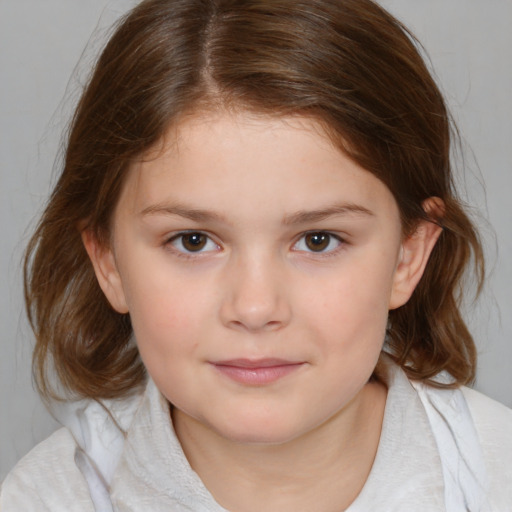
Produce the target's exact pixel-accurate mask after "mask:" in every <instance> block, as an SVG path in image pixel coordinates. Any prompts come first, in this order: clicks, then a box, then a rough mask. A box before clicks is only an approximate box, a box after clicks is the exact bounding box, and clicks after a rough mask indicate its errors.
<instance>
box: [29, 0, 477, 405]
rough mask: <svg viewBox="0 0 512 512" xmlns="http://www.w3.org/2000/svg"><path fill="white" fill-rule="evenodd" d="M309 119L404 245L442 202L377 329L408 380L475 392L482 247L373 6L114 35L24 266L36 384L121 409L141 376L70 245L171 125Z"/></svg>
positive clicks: (219, 3)
mask: <svg viewBox="0 0 512 512" xmlns="http://www.w3.org/2000/svg"><path fill="white" fill-rule="evenodd" d="M219 106H220V107H235V108H238V109H242V110H243V109H249V110H252V111H257V112H260V113H263V114H269V115H272V116H276V115H289V114H291V115H293V114H297V115H306V116H308V117H312V118H314V119H316V120H318V121H319V122H320V123H321V124H322V126H323V127H324V128H325V130H326V132H327V133H328V135H329V136H330V137H331V138H332V140H333V141H334V143H335V144H336V145H337V146H338V147H340V148H341V149H342V150H343V151H345V152H346V153H347V154H348V155H349V156H350V157H351V158H353V159H354V160H355V161H356V162H357V163H358V164H360V165H361V166H363V167H364V168H365V169H367V170H368V171H369V172H371V173H373V174H374V175H376V176H377V177H378V178H379V179H381V180H382V181H383V182H384V183H385V184H386V185H387V186H388V187H389V189H390V190H391V192H392V193H393V194H394V197H395V199H396V201H397V203H398V206H399V209H400V212H401V216H402V220H403V224H404V231H405V232H407V231H409V232H410V231H411V230H413V229H414V225H415V223H416V222H417V221H418V219H421V218H425V216H426V214H425V212H424V211H423V208H422V202H423V201H424V200H425V199H426V198H428V197H433V196H435V197H439V198H441V199H442V200H443V201H444V204H445V212H444V217H443V219H442V225H443V228H444V229H443V232H442V234H441V236H440V239H439V241H438V243H437V245H436V247H435V248H434V251H433V254H432V256H431V258H430V261H429V263H428V266H427V269H426V271H425V274H424V276H423V278H422V279H421V281H420V283H419V285H418V287H417V289H416V290H415V292H414V294H413V296H412V298H411V299H410V300H409V302H408V303H407V304H405V305H404V306H402V307H401V308H399V309H397V310H394V311H391V312H390V315H389V330H388V349H389V351H390V352H391V353H392V355H393V357H394V359H395V360H396V361H397V362H398V364H400V365H401V366H402V367H403V368H404V370H405V371H406V373H407V374H408V375H409V376H410V377H411V378H414V379H423V380H425V381H427V382H430V383H432V384H435V383H434V382H432V381H431V379H432V378H433V377H434V376H435V375H436V374H437V373H439V372H440V371H441V370H446V371H448V372H449V373H450V374H451V375H452V376H453V377H454V383H453V385H460V384H462V383H467V382H469V381H471V380H472V379H473V377H474V372H475V362H476V351H475V346H474V343H473V340H472V338H471V335H470V333H469V332H468V330H467V328H466V326H465V324H464V321H463V319H462V317H461V314H460V311H459V306H460V294H461V286H460V283H461V278H462V276H463V273H464V270H465V269H466V267H467V264H468V262H469V261H470V259H471V256H472V255H473V258H474V261H475V262H476V269H477V271H478V272H477V278H478V282H479V283H481V282H482V279H483V257H482V250H481V245H480V242H479V239H478V235H477V233H476V231H475V229H474V227H473V225H472V223H471V222H470V220H469V219H468V217H467V216H466V214H465V213H464V211H463V209H462V207H461V204H460V201H459V200H458V199H457V197H456V195H455V191H454V187H453V183H452V176H451V169H450V118H449V115H448V113H447V110H446V107H445V104H444V101H443V98H442V96H441V94H440V92H439V90H438V88H437V86H436V84H435V82H434V81H433V79H432V77H431V75H430V73H429V71H428V69H427V67H426V66H425V64H424V62H423V60H422V58H421V56H420V54H419V52H418V49H417V43H416V41H415V39H414V38H413V36H412V35H411V34H410V33H409V32H408V31H407V29H406V28H404V27H403V25H402V24H401V23H400V22H398V21H397V20H396V19H395V18H393V17H392V16H391V15H390V14H389V13H387V12H386V11H385V10H383V9H382V8H381V7H379V6H378V5H377V4H375V3H374V2H372V1H370V0H315V1H311V0H146V1H144V2H142V3H140V4H139V5H138V6H137V7H136V8H135V9H134V10H133V11H131V12H130V13H128V15H127V16H126V17H125V18H124V19H123V20H121V22H120V23H119V25H118V27H117V30H116V31H115V33H114V34H113V36H112V37H111V39H110V41H109V42H108V44H107V46H106V47H105V49H104V51H103V53H102V55H101V56H100V58H99V60H98V62H97V64H96V67H95V69H94V72H93V74H92V78H91V80H90V82H89V84H88V86H87V87H86V89H85V91H84V93H83V95H82V98H81V100H80V102H79V104H78V107H77V109H76V112H75V116H74V118H73V121H72V125H71V129H70V133H69V139H68V144H67V152H66V158H65V163H64V169H63V171H62V174H61V176H60V179H59V181H58V183H57V185H56V187H55V190H54V191H53V194H52V195H51V197H50V199H49V202H48V205H47V207H46V210H45V212H44V214H43V216H42V219H41V221H40V223H39V225H38V228H37V230H36V232H35V234H34V236H33V238H32V239H31V241H30V244H29V246H28V249H27V253H26V261H25V295H26V304H27V310H28V316H29V319H30V322H31V325H32V327H33V329H34V332H35V335H36V339H37V343H36V347H35V352H34V371H35V376H36V382H37V383H38V386H39V389H40V391H41V393H42V394H43V396H45V397H50V396H55V395H54V391H55V390H54V388H53V387H52V385H51V384H50V382H49V371H48V370H49V365H50V366H53V367H54V369H55V371H56V375H57V376H58V378H59V380H60V383H61V384H62V385H63V387H64V389H65V390H67V391H71V392H73V393H75V394H76V395H78V396H88V397H95V398H110V397H119V396H122V395H124V394H126V393H128V392H129V391H130V390H132V389H133V388H135V387H136V386H138V385H139V384H140V383H141V382H142V381H143V380H144V376H145V371H144V369H143V366H142V362H141V361H140V358H139V356H138V352H137V349H136V347H135V346H134V344H133V343H132V340H131V334H132V329H131V324H130V318H129V316H128V315H121V314H118V313H117V312H115V311H114V310H113V309H112V308H111V307H110V306H109V304H108V302H107V300H106V298H105V297H104V295H103V293H102V292H101V290H100V288H99V285H98V283H97V281H96V279H95V276H94V272H93V269H92V265H91V263H90V261H89V259H88V256H87V254H86V251H85V250H84V247H83V244H82V240H81V233H80V230H81V229H84V228H87V229H89V230H91V232H92V233H93V234H94V236H96V237H97V238H98V240H99V241H100V242H102V243H105V244H108V243H109V222H110V219H111V216H112V212H113V209H114V207H115V205H116V203H117V200H118V197H119V192H120V190H121V187H122V185H123V178H124V175H125V173H126V171H127V169H128V168H129V166H130V164H131V162H133V160H134V159H135V158H136V157H138V156H140V155H141V154H143V153H144V152H145V151H147V150H148V149H149V148H150V147H151V146H152V145H153V144H155V143H156V142H157V141H158V140H159V139H160V138H161V137H162V136H163V134H164V133H165V131H166V130H167V129H168V127H169V125H170V124H171V123H176V122H178V118H179V117H180V116H181V115H183V114H185V113H187V112H193V111H194V110H196V111H197V110H201V109H204V108H215V107H219Z"/></svg>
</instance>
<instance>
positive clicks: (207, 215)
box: [140, 204, 227, 222]
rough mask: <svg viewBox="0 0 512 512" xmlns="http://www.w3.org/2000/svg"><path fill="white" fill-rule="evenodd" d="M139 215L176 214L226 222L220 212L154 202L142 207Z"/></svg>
mask: <svg viewBox="0 0 512 512" xmlns="http://www.w3.org/2000/svg"><path fill="white" fill-rule="evenodd" d="M140 215H142V216H146V215H178V216H180V217H184V218H185V219H190V220H193V221H195V222H207V221H217V222H227V221H226V219H225V217H224V216H223V215H221V214H220V213H216V212H212V211H210V210H201V209H198V208H188V207H186V206H182V205H168V204H155V205H152V206H148V207H147V208H144V210H142V211H141V212H140Z"/></svg>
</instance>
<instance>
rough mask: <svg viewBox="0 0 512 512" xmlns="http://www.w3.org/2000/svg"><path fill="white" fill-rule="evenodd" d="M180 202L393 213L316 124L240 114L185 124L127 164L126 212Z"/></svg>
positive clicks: (246, 209) (240, 209)
mask: <svg viewBox="0 0 512 512" xmlns="http://www.w3.org/2000/svg"><path fill="white" fill-rule="evenodd" d="M183 201H186V202H187V203H188V204H192V205H195V206H197V207H198V208H199V207H200V208H208V209H215V210H219V211H225V212H226V213H229V214H237V215H243V214H249V213H252V214H254V213H256V212H258V213H259V215H260V216H262V215H264V214H265V213H270V212H276V213H278V212H280V213H283V211H284V210H286V211H297V210H300V209H304V208H305V207H308V208H320V207H322V206H323V205H326V204H335V203H340V202H347V203H360V204H361V205H362V206H363V207H366V208H369V207H370V206H371V207H372V208H375V207H383V208H390V209H391V210H393V209H396V205H395V201H394V199H393V197H392V195H391V193H390V192H389V190H388V189H387V187H386V186H385V185H384V184H383V183H382V182H381V181H380V180H378V179H377V178H376V177H375V176H373V175H372V174H371V173H369V172H367V171H366V170H364V169H362V168H361V167H360V166H358V165H357V164H356V163H355V162H354V161H352V160H351V159H350V158H349V157H348V156H347V155H346V154H345V153H343V152H342V151H341V150H340V149H339V148H337V147H335V146H334V145H333V144H332V142H331V140H330V139H329V138H328V137H327V135H326V134H325V132H324V131H323V130H322V128H321V126H320V124H319V123H318V122H316V121H314V120H312V119H309V118H306V117H298V116H294V117H269V116H263V115H254V114H250V113H240V112H237V113H228V112H216V113H211V114H208V115H202V116H192V117H189V118H187V119H185V120H183V121H182V122H180V123H179V124H176V125H174V126H172V127H170V128H169V129H168V131H167V132H166V134H165V136H164V137H162V139H161V140H160V141H159V142H158V143H157V144H156V145H155V146H154V147H153V148H152V149H151V150H150V151H148V152H147V153H146V154H145V155H143V157H142V158H141V159H140V160H139V161H137V162H136V163H134V164H133V165H132V167H131V169H130V170H129V173H128V176H127V179H126V183H125V186H124V190H123V194H122V197H121V203H123V204H124V206H125V207H128V208H129V209H131V210H133V211H141V210H143V209H145V208H148V207H150V206H151V205H157V204H164V203H176V202H183Z"/></svg>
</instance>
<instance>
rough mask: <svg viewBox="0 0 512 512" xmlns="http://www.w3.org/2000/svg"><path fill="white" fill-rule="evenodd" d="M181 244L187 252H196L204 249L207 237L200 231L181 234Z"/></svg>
mask: <svg viewBox="0 0 512 512" xmlns="http://www.w3.org/2000/svg"><path fill="white" fill-rule="evenodd" d="M180 238H181V244H182V246H183V248H184V249H185V250H187V251H189V252H197V251H200V250H201V249H204V247H205V246H206V242H207V241H208V237H207V236H206V235H203V234H202V233H187V234H186V235H181V237H180Z"/></svg>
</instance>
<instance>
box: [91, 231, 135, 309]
mask: <svg viewBox="0 0 512 512" xmlns="http://www.w3.org/2000/svg"><path fill="white" fill-rule="evenodd" d="M82 241H83V244H84V246H85V250H86V251H87V254H88V255H89V258H90V260H91V262H92V265H93V267H94V273H95V274H96V279H97V280H98V283H99V285H100V287H101V289H102V290H103V293H104V294H105V296H106V297H107V300H108V301H109V302H110V305H111V306H112V307H113V308H114V309H115V310H116V311H117V312H118V313H128V306H127V303H126V298H125V293H124V290H123V285H122V281H121V276H120V275H119V271H118V269H117V264H116V261H115V257H114V254H113V252H112V249H111V248H109V247H107V246H105V245H104V244H101V243H100V242H99V241H98V239H97V237H96V236H95V235H94V234H93V233H92V232H91V231H90V230H84V231H82Z"/></svg>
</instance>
